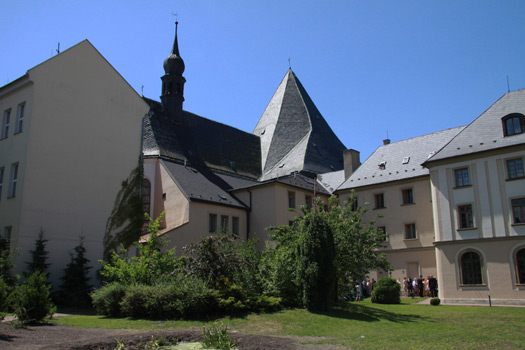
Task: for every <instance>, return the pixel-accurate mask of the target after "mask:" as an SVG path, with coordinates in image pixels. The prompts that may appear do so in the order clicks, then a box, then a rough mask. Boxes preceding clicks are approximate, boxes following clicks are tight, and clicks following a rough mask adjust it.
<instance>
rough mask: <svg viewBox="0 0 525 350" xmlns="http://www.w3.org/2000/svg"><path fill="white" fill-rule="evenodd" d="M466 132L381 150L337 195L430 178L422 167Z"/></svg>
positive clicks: (437, 135)
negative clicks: (352, 190)
mask: <svg viewBox="0 0 525 350" xmlns="http://www.w3.org/2000/svg"><path fill="white" fill-rule="evenodd" d="M463 128H464V126H460V127H457V128H453V129H447V130H443V131H438V132H435V133H432V134H428V135H424V136H419V137H414V138H411V139H407V140H402V141H398V142H393V143H390V144H387V145H383V146H380V147H378V148H377V149H376V150H375V151H374V153H372V155H370V157H368V159H367V160H366V161H365V162H364V163H363V164H361V165H360V166H359V168H357V170H356V171H355V172H354V173H353V174H352V175H351V176H350V177H349V178H348V179H347V180H346V181H345V182H343V184H342V185H341V186H339V187H338V188H337V191H339V190H345V189H351V188H356V187H361V186H368V185H375V184H380V183H385V182H390V181H398V180H404V179H409V178H415V177H419V176H425V175H428V174H429V170H428V169H426V168H424V167H423V166H422V165H421V164H422V163H423V162H424V161H425V160H427V159H428V157H430V156H432V155H433V154H434V153H435V152H437V151H438V150H439V149H441V147H443V145H445V144H447V142H449V141H450V140H451V139H452V138H453V137H454V136H456V135H457V134H458V133H459V132H460V131H461V130H463Z"/></svg>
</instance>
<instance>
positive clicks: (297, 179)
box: [232, 173, 330, 195]
mask: <svg viewBox="0 0 525 350" xmlns="http://www.w3.org/2000/svg"><path fill="white" fill-rule="evenodd" d="M268 184H282V185H287V186H291V187H296V188H300V189H302V190H306V191H310V192H312V193H313V192H314V191H315V192H316V193H320V194H325V195H330V192H329V191H327V190H326V188H324V186H323V185H322V184H321V183H320V182H319V181H317V182H316V181H315V179H312V178H310V177H309V176H305V175H303V174H300V173H294V174H290V175H286V176H283V177H278V178H274V179H269V180H265V181H258V182H255V183H252V184H247V185H245V186H239V187H234V188H233V189H232V191H237V190H245V189H251V188H254V187H258V186H263V185H268Z"/></svg>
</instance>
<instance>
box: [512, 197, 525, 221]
mask: <svg viewBox="0 0 525 350" xmlns="http://www.w3.org/2000/svg"><path fill="white" fill-rule="evenodd" d="M512 215H513V216H514V223H515V224H523V223H525V198H516V199H513V200H512Z"/></svg>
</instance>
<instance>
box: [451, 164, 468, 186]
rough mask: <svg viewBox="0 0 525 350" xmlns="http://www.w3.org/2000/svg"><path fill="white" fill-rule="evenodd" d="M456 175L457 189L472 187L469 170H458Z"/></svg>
mask: <svg viewBox="0 0 525 350" xmlns="http://www.w3.org/2000/svg"><path fill="white" fill-rule="evenodd" d="M455 174H456V187H465V186H470V178H469V174H468V168H461V169H456V170H455Z"/></svg>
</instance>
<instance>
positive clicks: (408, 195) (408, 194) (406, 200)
mask: <svg viewBox="0 0 525 350" xmlns="http://www.w3.org/2000/svg"><path fill="white" fill-rule="evenodd" d="M401 193H402V195H403V204H414V195H413V192H412V189H411V188H408V189H406V190H403V191H401Z"/></svg>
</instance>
